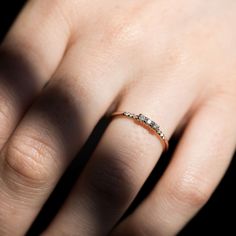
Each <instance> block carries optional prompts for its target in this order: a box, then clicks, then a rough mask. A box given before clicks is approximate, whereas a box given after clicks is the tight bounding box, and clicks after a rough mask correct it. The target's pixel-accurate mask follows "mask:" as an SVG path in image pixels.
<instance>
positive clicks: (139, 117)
mask: <svg viewBox="0 0 236 236" xmlns="http://www.w3.org/2000/svg"><path fill="white" fill-rule="evenodd" d="M145 118H146V117H145V116H144V115H142V114H139V116H138V119H139V120H141V121H145Z"/></svg>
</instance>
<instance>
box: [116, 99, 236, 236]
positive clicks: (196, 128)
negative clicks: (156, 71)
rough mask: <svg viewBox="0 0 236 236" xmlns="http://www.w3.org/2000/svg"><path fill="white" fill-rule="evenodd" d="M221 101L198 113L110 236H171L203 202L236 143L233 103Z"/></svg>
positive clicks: (224, 167)
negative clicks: (162, 168)
mask: <svg viewBox="0 0 236 236" xmlns="http://www.w3.org/2000/svg"><path fill="white" fill-rule="evenodd" d="M222 100H223V99H222ZM222 100H221V99H214V101H212V102H210V103H209V104H206V105H203V106H202V107H201V108H200V110H199V111H197V113H196V114H195V115H194V117H193V118H192V120H191V122H190V123H189V125H188V127H187V130H186V131H185V133H184V136H183V138H182V139H181V142H180V144H179V146H178V148H177V151H176V153H175V155H174V157H173V161H172V162H171V163H170V165H169V167H168V168H167V170H166V172H165V173H164V175H163V177H162V178H161V180H160V182H159V183H158V184H157V186H156V187H155V189H154V190H153V191H152V193H151V194H150V195H149V196H148V197H147V198H146V199H145V201H144V202H143V203H142V204H141V205H140V206H139V207H138V208H137V209H136V210H135V211H134V213H133V214H131V215H130V216H129V217H128V218H127V219H126V220H124V222H122V223H121V224H120V225H118V227H117V228H116V229H115V230H114V233H113V234H112V235H124V232H125V235H176V234H177V233H178V231H180V230H181V229H182V228H183V227H184V225H185V224H186V223H187V222H188V221H189V220H190V219H191V218H192V217H193V216H194V215H195V214H196V213H197V211H199V209H200V208H201V207H202V206H203V205H204V204H205V203H206V202H207V201H208V199H209V197H210V196H211V194H212V192H213V191H214V189H215V188H216V186H217V184H218V183H219V181H220V180H221V178H222V176H223V175H224V173H225V171H226V169H227V167H228V165H229V163H230V160H231V158H232V155H233V152H234V150H235V144H236V135H235V130H236V123H235V120H234V118H233V115H232V114H234V113H235V103H234V104H233V102H232V99H231V101H228V99H227V101H225V100H224V102H223V101H222Z"/></svg>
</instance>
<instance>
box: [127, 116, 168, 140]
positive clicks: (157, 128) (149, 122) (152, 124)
mask: <svg viewBox="0 0 236 236" xmlns="http://www.w3.org/2000/svg"><path fill="white" fill-rule="evenodd" d="M123 115H124V116H127V117H129V118H133V119H136V120H138V121H140V122H142V123H144V124H145V125H147V126H149V127H150V128H151V129H153V130H154V131H155V132H156V133H157V134H158V135H159V136H160V137H161V138H162V139H163V140H164V139H165V135H164V133H163V132H162V131H161V130H160V126H159V125H158V124H157V123H156V122H154V121H153V120H151V119H150V118H148V117H146V116H145V115H143V114H139V115H135V114H134V113H130V112H124V113H123Z"/></svg>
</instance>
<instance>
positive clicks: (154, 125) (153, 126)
mask: <svg viewBox="0 0 236 236" xmlns="http://www.w3.org/2000/svg"><path fill="white" fill-rule="evenodd" d="M152 128H153V129H155V130H158V129H159V125H158V124H157V123H155V122H154V124H153V125H152Z"/></svg>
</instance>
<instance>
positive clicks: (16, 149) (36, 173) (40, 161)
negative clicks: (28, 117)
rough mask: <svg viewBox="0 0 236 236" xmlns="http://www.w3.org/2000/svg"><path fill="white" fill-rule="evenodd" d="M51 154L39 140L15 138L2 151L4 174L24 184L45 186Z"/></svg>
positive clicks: (32, 137)
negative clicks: (22, 180)
mask: <svg viewBox="0 0 236 236" xmlns="http://www.w3.org/2000/svg"><path fill="white" fill-rule="evenodd" d="M53 152H54V150H53V149H52V148H51V147H49V146H48V144H46V143H45V142H44V141H42V140H41V139H40V138H36V137H34V136H24V137H18V136H16V137H14V138H13V140H12V141H11V143H10V144H9V145H8V146H7V148H6V150H5V151H4V155H5V158H6V159H5V164H6V165H5V167H6V168H7V169H6V172H7V173H8V174H10V175H11V176H12V175H13V177H20V179H22V178H23V179H24V181H26V183H40V184H45V183H47V182H48V181H49V180H50V178H49V174H50V168H51V166H52V164H54V163H53V162H54V160H53ZM14 179H15V178H14Z"/></svg>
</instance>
